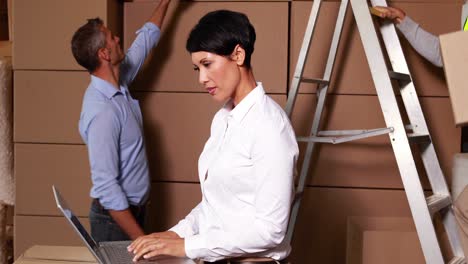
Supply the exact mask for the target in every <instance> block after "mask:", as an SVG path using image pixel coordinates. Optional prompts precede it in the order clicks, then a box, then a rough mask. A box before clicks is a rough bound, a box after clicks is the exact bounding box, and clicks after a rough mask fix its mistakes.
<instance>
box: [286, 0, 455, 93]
mask: <svg viewBox="0 0 468 264" xmlns="http://www.w3.org/2000/svg"><path fill="white" fill-rule="evenodd" d="M455 1H458V0H453V1H452V3H448V1H444V0H432V1H426V0H424V1H422V0H419V1H418V3H416V2H417V1H405V2H404V1H392V5H395V6H397V7H400V8H402V9H403V10H405V11H406V13H407V14H408V15H410V16H411V17H412V18H413V19H414V20H415V21H417V22H418V23H420V24H421V26H422V27H423V28H424V29H426V30H428V31H430V32H431V33H433V34H436V35H438V34H441V33H446V32H452V31H454V30H458V29H459V28H460V10H461V3H462V1H458V3H455ZM408 2H411V3H408ZM428 2H432V3H428ZM435 2H439V3H435ZM339 5H340V1H324V2H323V3H322V7H321V11H320V12H321V13H320V14H321V15H320V16H319V19H318V22H317V25H316V29H315V33H314V38H313V40H312V44H311V48H310V52H309V56H308V60H307V63H306V67H305V69H304V76H305V77H311V78H323V72H324V70H325V65H326V60H327V57H328V53H329V49H330V43H331V40H332V35H333V29H334V27H335V23H336V18H337V16H338V10H339ZM311 8H312V1H293V2H292V4H291V31H290V32H291V33H290V34H291V36H290V39H291V45H290V54H291V56H290V63H289V83H291V78H292V75H293V73H294V70H295V67H296V63H297V59H298V56H299V51H300V48H301V45H302V40H303V38H304V32H305V30H306V26H307V21H308V18H309V15H310V10H311ZM351 12H352V10H351V8H349V9H348V13H347V14H348V15H347V16H346V20H345V24H344V27H343V33H342V39H341V43H340V47H339V49H338V53H337V59H336V62H335V69H334V73H333V76H332V82H331V86H330V89H329V91H330V92H332V93H335V94H376V90H375V86H374V83H373V81H372V76H371V74H370V69H369V66H368V63H367V59H366V56H365V52H364V48H363V46H362V41H361V38H360V35H359V31H358V29H357V26H356V22H355V21H354V17H353V16H352V15H351ZM442 18H443V19H442ZM377 21H378V20H377V19H375V22H376V23H377ZM401 43H402V46H403V50H404V51H405V55H406V59H407V62H408V66H409V68H410V72H411V73H412V77H413V80H414V83H415V87H416V90H417V93H418V95H420V96H447V94H448V93H447V89H446V84H445V80H444V75H443V70H442V69H440V68H437V67H435V66H433V65H432V64H430V63H429V62H427V61H426V60H425V59H424V58H423V57H422V56H420V55H419V54H417V53H416V51H415V50H414V49H413V48H412V47H411V46H410V45H409V43H408V42H407V41H406V40H405V39H404V38H401ZM315 89H316V86H315V85H313V84H303V85H301V89H300V92H303V93H310V92H315Z"/></svg>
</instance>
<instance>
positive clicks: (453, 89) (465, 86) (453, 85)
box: [440, 31, 468, 126]
mask: <svg viewBox="0 0 468 264" xmlns="http://www.w3.org/2000/svg"><path fill="white" fill-rule="evenodd" d="M440 48H441V52H442V59H443V61H444V70H445V76H446V79H447V85H448V89H449V93H450V101H451V103H452V110H453V116H454V117H455V123H456V125H458V126H461V125H466V124H468V106H467V102H468V78H467V74H466V68H467V64H468V32H464V31H459V32H455V33H450V34H445V35H442V36H440Z"/></svg>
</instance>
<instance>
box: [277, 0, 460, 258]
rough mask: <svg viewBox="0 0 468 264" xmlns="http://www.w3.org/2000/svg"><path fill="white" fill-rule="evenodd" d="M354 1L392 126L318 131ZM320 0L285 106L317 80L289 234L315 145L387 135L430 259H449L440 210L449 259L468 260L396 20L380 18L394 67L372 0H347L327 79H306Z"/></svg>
mask: <svg viewBox="0 0 468 264" xmlns="http://www.w3.org/2000/svg"><path fill="white" fill-rule="evenodd" d="M349 2H351V8H352V11H353V14H354V17H355V20H356V23H357V26H358V29H359V33H360V36H361V40H362V43H363V46H364V50H365V53H366V57H367V61H368V64H369V68H370V71H371V74H372V79H373V81H374V84H375V87H376V90H377V96H378V98H379V102H380V105H381V108H382V112H383V115H384V119H385V123H386V126H387V127H385V128H378V129H371V130H342V131H319V127H320V120H321V117H322V112H323V109H324V106H325V102H326V97H327V91H328V87H329V84H330V80H331V77H332V73H333V68H334V64H335V59H336V54H337V50H338V46H339V43H340V38H341V33H342V30H343V25H344V19H345V17H346V11H347V8H348V5H349ZM370 2H371V3H372V6H387V3H386V1H385V0H371V1H370ZM321 4H322V0H315V1H314V2H313V6H312V10H311V13H310V17H309V22H308V25H307V29H306V32H305V35H304V40H303V42H302V47H301V50H300V53H299V58H298V61H297V65H296V70H295V72H294V76H293V80H292V83H291V87H290V91H289V94H288V101H287V104H286V109H285V111H286V113H287V114H288V115H289V116H291V114H292V111H293V108H294V103H295V100H296V97H297V93H298V89H299V85H300V84H301V83H302V82H308V83H315V84H317V97H318V101H317V108H316V111H315V114H314V119H313V122H312V127H311V130H310V136H309V137H298V141H299V142H307V148H306V152H305V156H304V162H303V164H302V169H301V171H300V176H299V182H298V186H297V191H296V199H295V201H294V203H293V206H292V211H291V217H290V221H289V226H288V233H287V239H288V241H291V240H292V236H293V233H294V226H295V223H296V219H297V214H298V211H299V207H300V203H301V199H302V193H303V191H304V187H305V185H306V181H307V175H308V171H309V169H310V168H309V167H310V162H311V157H312V154H313V152H314V148H315V146H316V144H317V143H332V144H338V143H343V142H347V141H352V140H357V139H362V138H367V137H372V136H378V135H383V134H388V135H389V137H390V142H391V144H392V148H393V151H394V153H395V157H396V161H397V163H398V168H399V171H400V175H401V178H402V181H403V186H404V189H405V193H406V196H407V199H408V202H409V207H410V209H411V214H412V216H413V220H414V223H415V226H416V230H417V234H418V237H419V241H420V243H421V248H422V251H423V254H424V258H425V260H426V263H430V264H441V263H444V257H443V254H442V250H441V247H440V244H439V240H438V238H437V234H436V230H435V228H434V224H433V217H434V215H435V214H438V215H440V216H441V219H442V223H443V225H444V227H445V231H446V233H447V237H448V241H449V246H450V248H451V251H452V255H453V256H454V257H453V258H452V259H451V260H450V261H449V262H448V263H450V264H455V263H457V264H461V263H466V261H465V257H464V254H463V250H462V247H461V244H460V240H459V238H458V233H457V226H456V223H455V217H454V213H453V210H452V199H451V196H450V193H449V190H448V188H447V184H446V182H445V178H444V175H443V173H442V170H441V168H440V165H439V161H438V159H437V155H436V153H435V150H434V146H433V144H432V140H431V136H430V134H429V130H428V128H427V125H426V121H425V119H424V115H423V112H422V109H421V106H420V103H419V100H418V96H417V94H416V90H415V88H414V84H413V82H412V78H411V75H410V72H409V69H408V66H407V64H406V60H405V58H404V55H403V50H402V48H401V44H400V41H399V39H398V36H397V33H396V30H395V27H394V25H393V24H392V23H391V22H386V21H380V22H381V23H379V24H380V26H379V27H380V28H379V31H380V32H381V35H382V39H383V42H384V43H385V47H386V50H387V55H388V57H389V59H390V62H391V65H392V69H391V70H389V69H387V65H386V63H385V59H384V54H383V52H382V49H381V47H380V43H379V40H378V37H377V33H376V29H375V26H374V23H373V20H372V17H371V14H370V11H369V5H368V3H367V1H366V0H342V1H341V5H340V8H339V12H338V18H337V22H336V26H335V30H334V34H333V39H332V43H331V48H330V52H329V55H328V59H327V64H326V68H325V72H324V76H323V78H322V79H314V78H304V77H303V71H304V66H305V62H306V59H307V54H308V52H309V48H310V44H311V40H312V37H313V33H314V30H315V25H316V22H317V18H318V16H319V13H320V7H321ZM392 79H393V80H397V82H398V84H399V88H400V94H401V97H402V99H403V104H404V108H405V109H406V113H407V116H408V118H409V121H410V124H409V125H406V126H405V125H404V124H403V120H402V117H401V114H400V110H399V107H398V104H397V99H396V96H395V93H394V90H393V87H392V82H391V80H392ZM410 143H413V144H418V145H419V148H420V153H421V159H422V161H423V163H424V167H425V170H426V174H427V175H428V178H429V182H430V185H431V188H432V192H433V194H432V195H431V196H429V197H425V195H424V190H423V187H422V184H421V182H420V180H419V174H418V171H417V169H416V163H415V160H414V157H413V153H412V152H411V148H410Z"/></svg>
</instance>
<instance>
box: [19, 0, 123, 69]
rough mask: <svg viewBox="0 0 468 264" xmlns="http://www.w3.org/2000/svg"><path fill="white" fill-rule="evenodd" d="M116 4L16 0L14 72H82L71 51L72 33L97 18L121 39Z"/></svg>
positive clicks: (113, 0) (89, 0)
mask: <svg viewBox="0 0 468 264" xmlns="http://www.w3.org/2000/svg"><path fill="white" fill-rule="evenodd" d="M122 10H123V8H122V3H121V1H118V0H67V1H63V0H41V1H37V0H15V1H14V2H13V32H14V39H15V41H14V43H13V67H14V69H15V70H19V69H22V70H24V69H28V70H39V69H47V70H84V69H83V68H82V67H81V66H79V65H78V64H77V63H76V62H75V59H74V58H73V55H72V53H71V49H70V41H71V38H72V36H73V34H74V33H75V31H76V30H77V29H78V28H79V27H80V26H81V25H83V24H84V23H86V19H88V18H95V17H100V18H101V19H103V20H104V23H105V24H107V25H108V27H109V28H110V29H111V30H112V31H113V32H114V33H115V34H117V35H121V32H122V31H121V27H122V26H121V25H122V12H123V11H122Z"/></svg>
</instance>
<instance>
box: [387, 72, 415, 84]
mask: <svg viewBox="0 0 468 264" xmlns="http://www.w3.org/2000/svg"><path fill="white" fill-rule="evenodd" d="M388 75H390V78H392V79H395V80H399V81H404V82H411V77H410V75H409V74H406V73H401V72H394V71H388Z"/></svg>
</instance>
